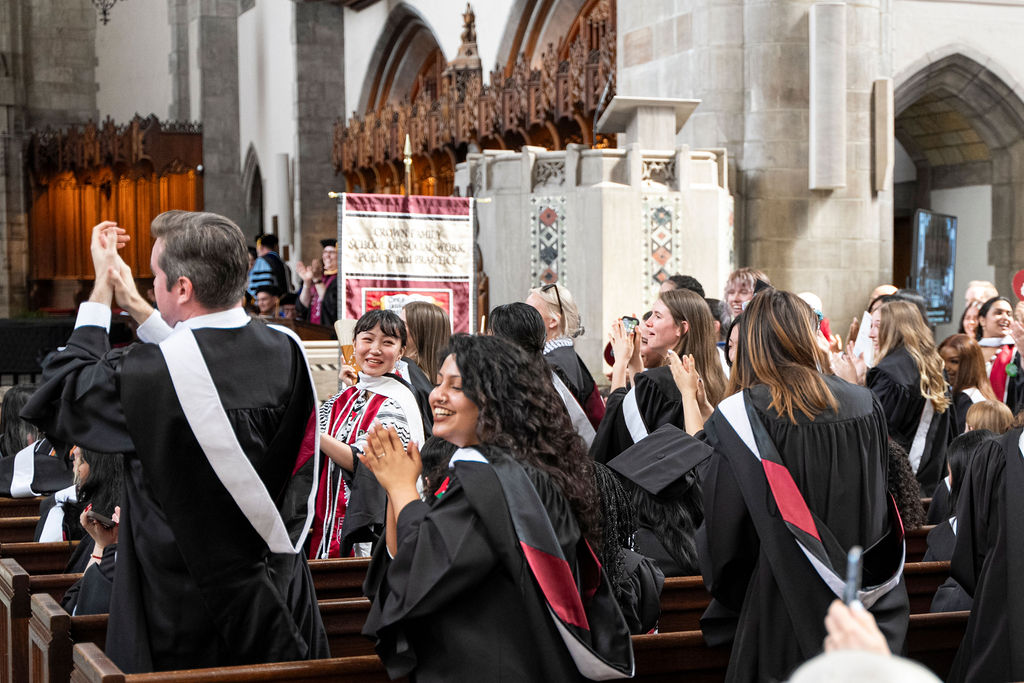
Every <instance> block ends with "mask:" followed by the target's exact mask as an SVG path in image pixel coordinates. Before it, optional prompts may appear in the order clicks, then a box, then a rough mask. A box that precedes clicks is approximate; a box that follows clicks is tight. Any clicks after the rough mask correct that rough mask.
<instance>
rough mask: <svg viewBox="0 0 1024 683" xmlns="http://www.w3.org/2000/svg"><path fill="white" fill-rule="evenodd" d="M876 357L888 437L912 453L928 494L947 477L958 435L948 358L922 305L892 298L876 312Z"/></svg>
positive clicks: (872, 382)
mask: <svg viewBox="0 0 1024 683" xmlns="http://www.w3.org/2000/svg"><path fill="white" fill-rule="evenodd" d="M871 338H872V340H874V341H875V346H876V355H875V358H876V359H877V362H876V364H875V367H873V368H871V369H870V370H868V373H867V379H866V383H867V387H868V388H869V389H871V391H872V392H873V393H874V394H875V396H876V397H877V398H878V401H879V403H881V404H882V408H883V410H884V411H885V416H886V420H887V423H888V427H889V436H890V437H891V438H892V439H894V440H895V441H896V442H897V443H899V444H900V446H902V447H903V448H904V449H905V450H906V451H907V453H908V454H909V456H910V464H911V466H912V467H913V468H914V473H915V475H916V476H917V481H918V482H919V483H920V484H921V494H922V495H924V496H926V497H928V496H931V495H932V493H933V492H934V491H935V487H936V486H937V485H938V483H939V480H940V479H942V478H943V477H944V476H946V446H947V445H949V442H950V441H952V440H953V437H954V436H956V434H955V431H956V420H955V418H954V416H953V412H954V411H953V409H952V399H951V395H950V391H949V386H948V385H947V384H946V380H945V378H944V377H943V374H942V372H943V368H944V365H943V361H942V358H941V356H939V354H938V352H937V351H936V348H935V341H934V339H933V338H932V333H931V330H929V329H928V326H927V324H925V321H924V319H923V318H922V317H921V313H920V310H919V309H918V308H917V306H915V305H914V304H912V303H910V302H907V301H891V302H888V303H884V304H882V305H881V306H879V307H877V308H876V309H875V310H874V312H873V313H872V314H871Z"/></svg>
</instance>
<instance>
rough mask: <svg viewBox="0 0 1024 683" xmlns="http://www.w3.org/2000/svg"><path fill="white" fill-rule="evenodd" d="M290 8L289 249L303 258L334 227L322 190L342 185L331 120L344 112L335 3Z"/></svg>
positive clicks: (331, 206) (340, 17) (341, 31)
mask: <svg viewBox="0 0 1024 683" xmlns="http://www.w3.org/2000/svg"><path fill="white" fill-rule="evenodd" d="M294 7H295V36H294V43H295V58H296V59H295V72H296V73H295V115H296V119H297V123H298V127H297V128H298V139H297V140H296V141H295V176H294V177H295V188H296V192H295V220H296V222H295V233H294V234H295V238H294V239H295V253H296V255H297V256H300V257H301V258H303V259H304V260H305V261H306V262H307V263H308V262H309V260H310V259H311V258H313V257H315V256H318V255H319V254H320V243H319V241H320V240H321V239H324V238H327V237H334V236H335V235H336V234H337V232H338V220H337V204H336V202H335V200H333V199H330V198H328V196H327V193H328V192H330V191H332V190H336V191H339V192H342V191H344V190H345V179H344V178H343V177H341V176H337V175H335V174H334V167H333V165H332V163H331V146H332V145H333V136H334V122H335V121H336V120H337V118H338V117H339V116H341V117H343V116H344V113H345V63H344V57H343V55H344V54H345V23H344V10H343V8H342V7H341V6H340V5H336V4H333V3H326V2H296V3H294Z"/></svg>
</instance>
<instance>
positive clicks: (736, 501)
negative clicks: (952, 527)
mask: <svg viewBox="0 0 1024 683" xmlns="http://www.w3.org/2000/svg"><path fill="white" fill-rule="evenodd" d="M825 381H826V382H827V383H828V385H829V388H830V389H831V390H832V392H833V394H834V395H835V397H836V400H837V401H838V403H839V411H838V413H833V412H832V411H827V412H825V413H822V414H819V415H818V416H817V418H816V419H815V420H814V421H811V420H809V419H807V418H806V417H804V416H798V418H797V424H793V423H792V422H790V421H789V420H788V419H785V418H780V417H779V416H778V415H777V414H776V413H775V411H774V410H770V409H769V408H768V404H769V403H770V401H771V398H770V395H769V393H768V390H767V387H765V386H763V385H762V386H757V387H754V388H753V389H751V390H749V392H748V394H747V397H748V400H751V401H752V402H753V405H754V408H755V410H756V413H757V415H758V416H759V417H760V420H761V422H762V424H763V425H764V427H765V429H766V431H767V433H768V436H769V438H770V440H771V441H772V443H774V444H775V446H776V448H777V449H778V452H779V454H780V456H781V458H782V460H783V462H784V463H785V465H786V467H787V469H788V470H789V472H790V474H791V475H792V478H793V481H794V483H795V484H796V486H797V488H798V489H799V491H800V492H801V493H802V494H803V497H804V500H805V501H806V503H807V506H808V508H809V509H810V511H811V513H812V515H814V517H815V520H816V524H817V526H818V529H819V530H821V529H822V528H826V529H827V530H828V531H830V532H831V534H832V536H834V539H835V541H837V542H838V546H839V547H840V548H841V549H842V552H838V553H837V552H834V550H833V548H830V547H829V545H828V544H826V548H827V549H828V550H829V557H830V559H831V561H832V564H833V567H836V566H838V567H839V571H840V572H843V571H844V570H845V555H844V554H843V553H844V552H845V550H848V549H849V548H850V547H851V546H853V545H861V546H862V547H864V548H870V547H871V546H872V545H873V544H875V543H876V542H878V541H880V540H881V539H882V538H883V536H885V535H886V533H887V532H888V531H889V528H890V522H889V516H888V505H887V502H886V499H887V496H888V493H887V492H886V462H887V458H888V455H887V446H886V429H885V418H884V416H883V414H882V411H881V407H880V406H879V405H878V403H877V401H874V400H873V398H872V395H871V393H870V392H868V391H866V390H864V389H863V388H861V387H857V386H854V385H851V384H848V383H846V382H844V381H843V380H841V379H838V378H835V377H826V378H825ZM704 427H705V431H704V438H705V439H706V440H707V442H708V443H709V444H711V445H712V446H713V447H714V448H715V456H714V457H712V458H711V460H710V466H709V468H708V471H707V474H706V475H705V478H704V481H703V491H704V525H703V526H702V527H701V528H700V529H699V530H698V532H697V548H698V553H699V555H700V562H701V572H702V574H703V575H704V583H705V585H706V586H707V587H708V590H709V591H710V592H711V594H712V595H713V596H714V598H715V601H716V602H713V603H712V607H714V608H715V609H714V610H710V611H712V612H718V613H720V612H721V611H722V607H723V606H724V607H725V608H727V610H732V611H734V612H738V614H739V618H738V622H737V623H736V630H735V637H734V641H733V646H732V653H731V655H730V658H729V668H728V671H727V674H726V681H778V680H785V679H787V678H788V677H789V675H790V674H791V673H792V671H793V669H795V668H796V667H797V666H798V665H800V664H801V663H803V662H804V661H806V660H808V659H810V658H811V657H813V656H815V655H817V654H819V653H820V652H821V650H822V642H823V641H824V638H825V613H826V612H827V610H828V606H829V604H830V603H831V602H832V601H833V600H835V599H836V595H835V594H834V593H833V592H832V591H831V590H830V589H829V588H828V586H827V585H826V584H825V583H824V581H823V580H822V579H821V577H819V575H818V574H817V573H816V572H815V570H814V568H813V567H812V565H811V564H810V562H809V561H808V560H807V558H806V556H805V555H804V554H803V553H802V552H801V550H800V548H799V547H798V545H797V543H796V542H795V541H794V538H793V535H792V533H791V532H790V531H789V530H788V529H787V526H786V523H785V522H783V520H782V518H781V517H780V516H779V511H778V508H777V507H776V505H775V502H774V499H772V498H771V494H770V492H769V489H768V485H767V479H766V477H765V471H764V469H763V468H762V465H761V464H760V463H759V462H758V460H757V459H756V458H755V457H754V456H753V454H752V453H751V452H750V451H749V450H746V449H744V448H743V442H742V441H740V439H739V437H738V436H737V435H736V433H735V431H734V430H733V429H732V427H731V426H730V425H729V423H728V421H727V420H726V419H725V417H724V416H723V415H722V413H721V412H719V410H716V411H715V413H714V414H713V415H712V416H711V418H709V420H708V422H707V423H706V424H705V425H704ZM754 515H757V516H759V517H758V518H757V519H755V518H754ZM822 535H823V540H824V537H825V534H824V532H822ZM898 552H899V549H898V548H897V549H894V553H889V554H888V557H889V558H895V559H893V560H892V562H890V563H889V564H891V565H896V564H897V563H898V560H899V555H898V554H895V553H898ZM836 555H838V556H836ZM893 568H894V567H893ZM888 578H889V576H880V577H879V576H872V575H871V572H870V571H868V568H867V567H866V568H865V577H864V585H865V586H870V585H875V584H877V583H882V582H883V581H885V580H886V579H888ZM873 579H875V580H873ZM719 603H720V604H719ZM870 611H871V612H872V614H873V615H874V616H875V619H876V620H877V621H878V626H879V628H880V629H881V630H882V632H883V633H884V634H885V636H886V640H887V641H888V643H889V647H890V648H891V649H892V650H893V651H894V652H901V651H902V649H903V643H904V638H905V636H906V630H907V623H908V617H909V611H910V605H909V602H908V600H907V592H906V586H905V584H904V583H903V581H902V580H900V582H899V584H898V585H897V586H896V588H894V589H893V590H891V591H890V592H889V593H887V594H886V595H884V596H883V597H882V598H880V599H879V600H878V601H877V602H876V603H875V604H874V606H872V607H871V610H870ZM704 626H705V629H706V632H705V638H709V636H710V638H711V639H713V640H714V642H721V640H722V635H723V634H722V632H721V631H722V630H723V627H722V625H721V624H719V625H718V626H717V629H716V632H713V633H709V632H708V630H707V628H708V624H707V623H704Z"/></svg>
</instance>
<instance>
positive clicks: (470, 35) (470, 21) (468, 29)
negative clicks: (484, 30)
mask: <svg viewBox="0 0 1024 683" xmlns="http://www.w3.org/2000/svg"><path fill="white" fill-rule="evenodd" d="M475 42H476V14H474V13H473V8H472V7H471V6H470V4H469V3H468V2H467V3H466V11H465V12H463V13H462V44H463V45H466V44H468V43H475Z"/></svg>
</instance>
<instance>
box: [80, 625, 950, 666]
mask: <svg viewBox="0 0 1024 683" xmlns="http://www.w3.org/2000/svg"><path fill="white" fill-rule="evenodd" d="M967 618H968V613H967V612H952V613H949V614H915V615H912V616H911V617H910V630H909V632H908V638H907V644H908V652H909V655H910V658H911V659H915V660H917V661H920V662H922V663H924V664H925V665H930V666H932V667H933V671H935V672H936V674H937V675H939V676H940V677H941V678H945V675H946V674H947V673H948V671H949V663H950V662H952V658H953V656H954V655H955V654H956V648H957V647H958V645H959V643H960V640H961V639H962V638H963V633H964V628H965V627H966V625H967ZM633 652H634V655H635V657H636V677H635V679H634V680H637V681H643V682H644V683H654V682H658V683H660V682H662V681H666V682H667V681H673V682H674V681H680V680H682V681H686V682H687V683H718V682H719V681H721V680H722V679H723V678H724V677H725V671H726V667H727V666H728V662H729V648H728V647H726V646H722V647H715V648H711V647H708V646H707V645H706V644H705V643H704V639H703V637H702V636H701V634H700V632H699V631H681V632H678V633H658V634H654V635H642V636H633ZM73 663H74V669H73V672H72V674H71V681H72V683H193V682H196V681H210V680H216V681H219V682H221V683H229V682H235V681H237V682H241V681H276V682H278V683H299V682H300V681H320V680H344V681H346V682H351V681H356V682H358V683H378V682H379V683H383V682H384V681H387V680H388V678H387V675H386V673H385V671H384V667H383V665H382V664H381V662H380V660H379V659H378V658H377V657H376V656H357V657H345V658H335V659H322V660H315V661H310V662H286V663H279V664H254V665H249V666H232V667H219V668H216V669H195V670H192V671H168V672H160V673H151V674H131V675H126V674H123V673H121V672H120V670H118V668H117V667H116V666H114V664H113V663H112V662H111V661H110V659H109V658H108V657H107V656H106V655H105V654H103V652H102V650H101V649H100V648H98V647H97V646H96V645H95V644H93V643H86V644H78V645H75V647H74V653H73Z"/></svg>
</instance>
